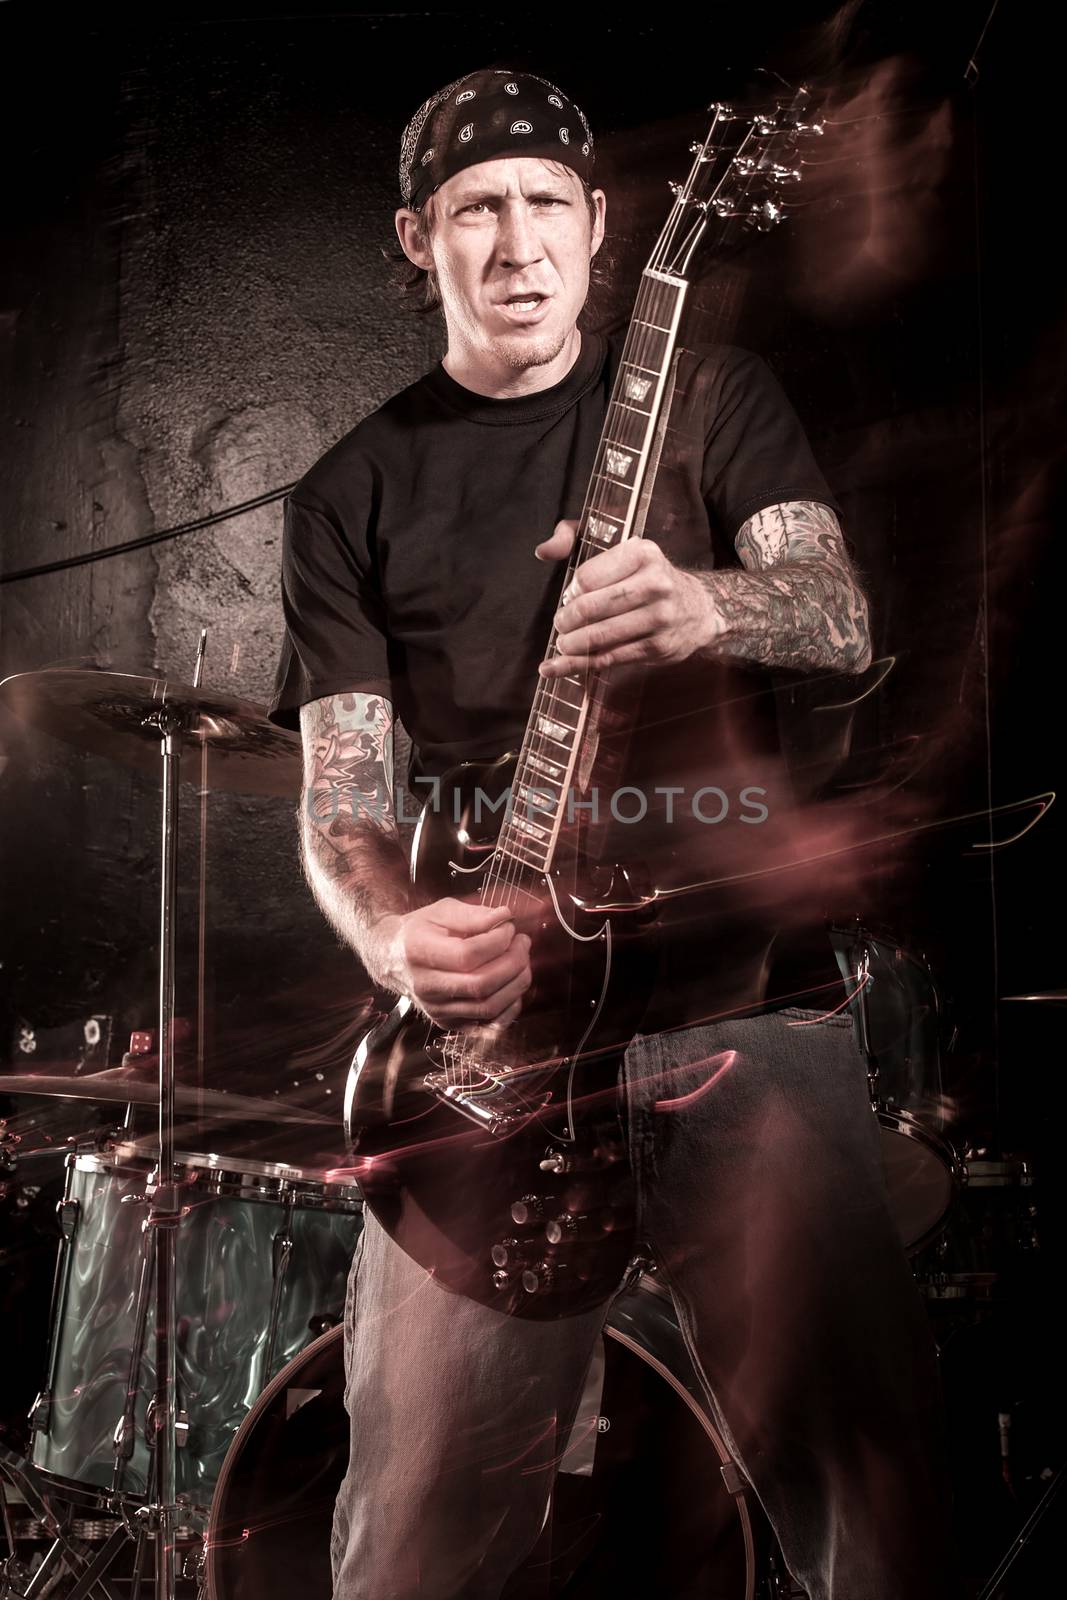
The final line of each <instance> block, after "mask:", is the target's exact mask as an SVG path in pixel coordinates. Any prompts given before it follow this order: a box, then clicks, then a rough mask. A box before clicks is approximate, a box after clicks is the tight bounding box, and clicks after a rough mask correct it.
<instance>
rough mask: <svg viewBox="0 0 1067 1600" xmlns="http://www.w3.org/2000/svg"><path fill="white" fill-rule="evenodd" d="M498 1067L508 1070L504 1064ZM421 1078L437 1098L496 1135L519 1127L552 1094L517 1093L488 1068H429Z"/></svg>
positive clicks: (507, 1132) (547, 1100)
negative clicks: (436, 1070) (531, 1094)
mask: <svg viewBox="0 0 1067 1600" xmlns="http://www.w3.org/2000/svg"><path fill="white" fill-rule="evenodd" d="M500 1070H501V1072H507V1071H508V1069H507V1068H506V1067H503V1068H501V1069H500ZM423 1081H424V1082H425V1084H426V1087H427V1089H429V1091H430V1093H431V1094H433V1095H436V1097H437V1098H438V1100H441V1101H443V1102H444V1104H445V1105H446V1106H451V1107H452V1109H453V1111H458V1112H460V1114H461V1115H462V1116H464V1117H466V1118H468V1120H469V1121H471V1122H474V1123H477V1125H478V1127H479V1128H484V1129H485V1131H486V1132H487V1133H491V1134H493V1135H494V1137H496V1138H502V1137H504V1136H505V1135H506V1134H509V1133H514V1132H515V1130H516V1128H521V1127H522V1126H523V1124H524V1123H527V1122H529V1121H530V1119H531V1118H532V1117H535V1116H536V1115H537V1114H538V1112H539V1111H541V1110H542V1108H543V1107H544V1106H546V1105H547V1104H548V1102H549V1101H550V1100H551V1098H552V1096H551V1094H541V1095H536V1096H534V1097H531V1096H529V1095H523V1094H520V1093H519V1091H518V1089H517V1088H516V1087H515V1086H514V1085H513V1084H510V1083H505V1082H503V1081H502V1080H501V1078H499V1077H496V1076H494V1075H493V1073H492V1072H491V1071H483V1070H481V1069H471V1068H469V1067H463V1068H459V1069H453V1070H451V1071H442V1072H428V1073H427V1074H426V1077H425V1079H424V1080H423Z"/></svg>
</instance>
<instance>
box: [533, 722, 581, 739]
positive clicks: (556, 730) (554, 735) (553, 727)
mask: <svg viewBox="0 0 1067 1600" xmlns="http://www.w3.org/2000/svg"><path fill="white" fill-rule="evenodd" d="M537 731H538V732H539V733H543V734H546V735H547V736H548V738H550V739H557V740H558V741H559V743H560V744H566V742H567V735H568V734H569V733H573V732H574V729H573V728H568V727H567V726H566V725H565V724H564V723H562V722H553V721H552V719H551V717H538V719H537Z"/></svg>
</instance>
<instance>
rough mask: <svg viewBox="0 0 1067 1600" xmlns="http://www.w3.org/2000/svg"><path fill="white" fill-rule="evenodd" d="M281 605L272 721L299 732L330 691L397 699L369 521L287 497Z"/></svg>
mask: <svg viewBox="0 0 1067 1600" xmlns="http://www.w3.org/2000/svg"><path fill="white" fill-rule="evenodd" d="M346 520H347V519H346ZM282 610H283V613H284V618H285V635H284V638H283V640H282V650H281V658H280V660H279V662H278V671H277V677H276V680H275V686H274V698H273V700H272V701H271V705H270V710H269V713H268V714H269V716H270V720H271V721H272V722H275V723H277V724H278V726H279V727H283V728H292V729H298V728H299V725H300V717H299V712H300V707H301V706H303V705H307V704H308V703H309V702H310V701H312V700H321V699H323V698H324V697H325V696H327V695H332V694H345V693H352V692H362V693H365V694H383V695H389V696H390V697H391V682H390V674H389V662H388V650H387V643H386V626H385V612H384V606H383V603H382V599H381V594H380V592H379V589H378V586H377V582H376V579H375V575H374V572H373V566H372V563H371V560H370V556H369V554H368V550H367V541H366V532H365V526H364V528H363V529H362V530H361V529H357V528H355V527H347V526H346V527H342V526H341V521H340V519H339V518H338V516H337V515H336V514H335V513H334V512H332V511H331V510H330V508H328V507H327V506H326V505H324V504H320V503H315V502H314V501H313V500H312V499H311V498H310V497H305V496H302V495H299V491H298V492H297V493H294V494H291V495H290V496H289V497H288V499H287V500H286V502H285V521H284V539H283V545H282Z"/></svg>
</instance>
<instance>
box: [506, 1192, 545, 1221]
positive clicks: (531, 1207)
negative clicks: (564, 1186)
mask: <svg viewBox="0 0 1067 1600" xmlns="http://www.w3.org/2000/svg"><path fill="white" fill-rule="evenodd" d="M544 1214H545V1202H544V1200H543V1199H542V1198H541V1196H540V1195H539V1194H524V1195H523V1197H522V1199H521V1200H516V1201H515V1204H514V1205H513V1206H512V1208H511V1220H512V1222H514V1224H515V1226H516V1227H518V1228H532V1227H533V1226H534V1225H535V1224H536V1223H538V1222H540V1221H541V1219H542V1218H543V1217H544Z"/></svg>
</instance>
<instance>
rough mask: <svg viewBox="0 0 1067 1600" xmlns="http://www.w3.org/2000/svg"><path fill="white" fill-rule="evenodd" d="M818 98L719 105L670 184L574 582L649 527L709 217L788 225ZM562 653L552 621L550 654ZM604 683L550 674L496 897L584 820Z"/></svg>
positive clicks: (512, 812)
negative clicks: (751, 108) (695, 261)
mask: <svg viewBox="0 0 1067 1600" xmlns="http://www.w3.org/2000/svg"><path fill="white" fill-rule="evenodd" d="M808 100H809V96H808V91H807V90H806V89H803V88H802V89H799V90H797V91H796V93H795V94H794V95H793V96H792V98H791V100H790V101H789V102H787V103H785V104H782V103H776V104H775V105H774V106H773V108H772V109H770V110H766V109H765V110H762V111H758V112H755V113H754V114H753V115H752V116H751V117H738V116H737V115H736V114H735V112H734V111H733V110H732V108H731V107H729V106H726V105H722V104H717V105H716V106H715V107H714V108H713V109H714V117H713V120H712V123H711V127H710V128H709V129H708V132H707V134H706V136H705V138H704V139H703V141H700V142H697V143H695V144H693V145H691V146H690V152H691V154H692V155H693V157H694V160H693V164H692V167H691V168H690V172H689V175H688V177H687V179H686V181H685V182H684V183H678V184H672V185H671V188H672V190H673V192H674V197H675V198H674V205H673V206H672V207H671V210H670V213H669V214H668V217H667V220H666V222H665V224H664V227H663V231H662V232H661V234H660V236H659V239H658V240H657V241H656V245H655V247H654V248H653V251H652V254H651V256H650V257H649V262H648V265H647V266H646V267H645V270H644V272H643V273H642V274H641V283H640V286H639V289H638V293H637V299H636V303H635V305H634V311H633V316H632V317H631V319H630V326H629V329H628V331H627V334H626V340H625V343H624V345H623V351H622V360H621V363H620V366H619V370H618V373H617V375H616V378H615V382H614V385H613V387H612V391H611V398H610V400H609V402H608V408H607V415H606V417H605V420H604V427H603V431H602V433H601V435H600V442H599V445H598V446H597V452H596V458H595V461H594V464H593V471H592V476H591V477H590V480H589V488H588V491H587V493H586V498H585V504H584V505H583V507H582V513H581V517H580V518H579V522H578V530H577V536H576V539H575V544H574V549H573V551H572V553H571V558H570V563H569V565H568V568H567V574H566V579H565V588H566V586H567V585H569V584H570V583H571V581H572V579H573V578H574V576H575V574H576V573H577V572H578V570H579V569H580V567H581V566H582V564H583V563H584V562H585V561H588V560H590V559H591V558H592V557H593V556H595V555H598V554H600V553H601V552H602V551H604V550H610V549H612V548H613V547H614V546H615V545H618V544H621V543H622V542H623V540H625V539H629V538H632V537H634V535H635V533H639V532H640V526H639V524H638V509H639V507H640V505H641V502H642V494H643V491H644V490H645V489H646V487H648V486H649V485H648V482H647V480H648V478H649V472H650V464H651V462H652V456H653V447H654V443H655V440H656V434H657V425H658V423H659V420H660V413H661V410H662V406H663V398H664V393H665V391H666V388H667V380H668V373H669V371H670V366H671V360H672V357H673V355H674V352H675V348H676V346H677V342H678V327H679V324H680V321H681V316H682V308H683V305H684V302H685V296H686V290H687V289H688V286H689V280H688V272H689V265H690V261H691V258H692V256H693V253H694V251H695V250H696V247H697V245H698V243H699V242H700V239H701V237H702V235H703V234H704V232H705V230H706V228H707V227H708V224H709V222H710V223H712V224H713V231H714V234H715V246H716V248H717V249H718V250H720V251H721V250H723V249H724V248H725V247H726V246H727V245H729V244H732V243H733V241H734V240H735V239H736V238H738V237H741V236H744V235H745V234H746V233H751V232H761V233H763V232H767V231H768V230H769V229H770V228H771V227H773V226H775V225H776V224H777V222H778V221H780V219H781V216H782V214H783V208H782V206H781V204H780V202H779V199H778V191H779V190H780V189H781V188H782V187H783V186H784V185H786V184H790V183H793V182H796V181H799V178H800V172H799V169H798V168H796V167H794V166H793V164H792V163H793V162H794V161H795V159H796V146H797V144H798V141H799V139H800V137H801V135H802V134H808V133H814V134H818V133H821V131H822V128H821V125H820V124H819V123H817V122H814V121H811V120H809V119H810V110H809V106H808ZM651 470H652V471H654V467H651ZM558 654H559V646H558V638H557V632H556V629H555V628H553V630H552V633H551V635H550V637H549V641H548V648H547V651H546V656H547V657H548V658H551V657H553V656H555V655H558ZM598 689H599V675H598V674H597V673H595V672H587V671H584V670H578V671H575V672H574V673H571V674H569V675H568V676H567V677H563V678H552V679H541V680H539V683H538V688H537V692H536V694H535V695H534V701H533V706H532V708H531V711H530V717H529V721H528V722H527V725H526V733H525V736H524V738H523V743H522V747H521V750H520V753H519V761H518V767H517V769H516V773H515V779H514V783H513V786H512V803H511V805H510V807H509V809H508V812H507V814H506V816H505V819H504V822H503V825H502V827H501V830H500V834H499V837H498V844H497V852H496V860H495V862H494V864H493V866H492V867H491V869H490V871H489V873H488V874H487V878H486V882H485V885H484V887H483V899H484V900H485V901H486V902H487V903H498V902H501V901H503V900H510V899H511V898H512V896H513V894H514V892H515V891H516V889H520V890H521V889H522V887H523V885H522V880H523V878H524V877H525V876H526V874H528V873H534V874H546V873H549V872H551V870H552V863H553V859H554V856H555V854H556V847H557V844H558V842H559V838H560V831H561V828H562V827H563V825H564V823H566V822H570V821H572V820H573V805H572V800H573V796H574V793H575V788H576V787H577V786H575V784H574V776H575V772H576V770H577V769H578V762H579V755H580V752H581V750H582V743H583V739H584V738H585V736H586V733H587V731H588V730H589V728H590V719H591V716H592V713H593V710H594V708H595V706H596V704H597V696H598ZM590 748H591V749H592V748H593V746H592V743H591V744H590ZM582 776H583V777H584V776H585V772H584V768H583V771H582Z"/></svg>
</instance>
